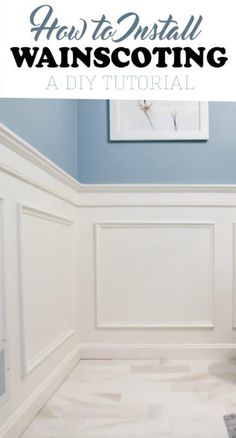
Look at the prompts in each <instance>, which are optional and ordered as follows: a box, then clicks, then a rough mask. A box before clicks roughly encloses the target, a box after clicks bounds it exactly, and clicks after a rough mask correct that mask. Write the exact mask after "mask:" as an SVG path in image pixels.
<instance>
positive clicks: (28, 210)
mask: <svg viewBox="0 0 236 438" xmlns="http://www.w3.org/2000/svg"><path fill="white" fill-rule="evenodd" d="M19 205H20V207H21V208H20V210H21V214H24V215H27V216H33V217H38V218H40V219H44V220H46V221H49V222H55V223H58V224H61V225H66V226H69V227H70V226H72V225H73V224H74V223H75V221H74V220H72V219H68V218H65V217H62V216H58V215H57V214H55V213H52V212H49V211H47V210H42V209H38V208H35V207H32V206H28V205H26V204H19Z"/></svg>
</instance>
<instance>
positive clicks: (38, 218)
mask: <svg viewBox="0 0 236 438" xmlns="http://www.w3.org/2000/svg"><path fill="white" fill-rule="evenodd" d="M18 211H19V250H20V257H19V259H20V261H21V262H20V283H21V284H20V293H21V295H20V301H21V313H22V314H21V326H22V327H21V331H22V347H23V348H22V351H23V375H25V374H28V373H29V372H31V371H32V370H33V369H34V368H35V367H36V366H38V365H39V364H40V363H41V362H42V361H43V360H44V359H45V358H47V357H48V355H49V354H50V353H52V352H53V351H54V350H55V349H56V348H58V347H59V346H60V345H61V344H62V343H63V342H65V340H67V339H68V338H69V337H70V336H72V335H73V333H74V329H73V326H72V309H73V295H74V274H75V273H74V257H75V252H74V236H75V234H74V222H73V221H72V220H70V219H68V218H64V217H61V216H58V215H55V214H53V213H51V212H48V211H43V210H40V209H37V208H34V207H29V206H26V205H19V210H18Z"/></svg>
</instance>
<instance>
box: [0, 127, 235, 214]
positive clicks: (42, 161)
mask: <svg viewBox="0 0 236 438" xmlns="http://www.w3.org/2000/svg"><path fill="white" fill-rule="evenodd" d="M0 143H2V144H3V145H4V146H6V147H7V148H8V149H10V150H12V151H14V152H15V153H16V154H17V155H19V156H21V157H23V158H24V159H26V160H27V161H29V162H31V163H33V164H34V165H35V166H37V167H38V168H39V169H41V170H44V171H45V172H47V173H48V174H49V175H51V176H53V177H54V178H56V179H57V180H58V181H61V182H62V183H64V184H66V185H67V186H69V187H71V188H72V189H74V190H75V191H76V192H80V193H94V194H95V193H136V194H139V193H236V184H83V183H80V182H79V181H77V180H75V179H74V178H73V177H71V176H70V175H69V174H68V173H67V172H65V171H64V170H62V169H61V168H60V167H59V166H57V165H56V164H54V163H53V162H52V161H51V160H49V159H48V158H46V157H45V156H44V155H43V154H41V153H40V152H38V151H37V150H36V149H35V148H34V147H33V146H31V145H30V144H29V143H27V142H26V141H25V140H23V139H22V138H21V137H19V136H18V135H16V134H15V133H14V132H13V131H12V130H10V129H9V128H7V127H6V126H4V125H3V124H0ZM0 170H1V171H3V172H5V173H8V174H9V175H12V176H15V177H16V178H18V179H20V180H22V181H24V182H26V183H29V184H30V185H33V186H34V187H37V188H39V189H42V190H44V191H46V192H48V193H51V194H52V195H54V196H56V197H58V198H61V199H63V200H65V201H67V202H69V203H71V204H72V205H76V206H80V205H81V206H83V202H78V203H77V202H73V200H72V199H70V198H69V197H63V196H61V195H60V192H56V191H55V190H52V189H51V188H50V187H49V186H46V185H43V184H41V183H39V182H38V181H37V180H34V179H33V178H31V177H28V176H27V175H25V174H22V173H20V172H18V170H17V169H13V168H10V167H9V166H7V165H5V164H4V163H0ZM235 203H236V202H235ZM114 204H115V203H114ZM89 205H90V204H89V203H88V205H85V206H89Z"/></svg>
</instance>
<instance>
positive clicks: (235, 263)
mask: <svg viewBox="0 0 236 438" xmlns="http://www.w3.org/2000/svg"><path fill="white" fill-rule="evenodd" d="M232 227H233V229H232V273H233V278H232V283H233V284H232V328H233V330H236V222H233V224H232Z"/></svg>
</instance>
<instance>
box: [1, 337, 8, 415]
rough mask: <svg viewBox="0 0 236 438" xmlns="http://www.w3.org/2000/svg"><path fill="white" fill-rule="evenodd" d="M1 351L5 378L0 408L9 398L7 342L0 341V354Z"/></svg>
mask: <svg viewBox="0 0 236 438" xmlns="http://www.w3.org/2000/svg"><path fill="white" fill-rule="evenodd" d="M1 351H3V352H4V359H5V360H4V376H5V382H4V383H5V393H4V394H3V395H2V397H0V407H1V406H2V405H4V404H5V403H6V402H7V401H8V398H9V383H10V382H9V380H10V379H9V371H10V368H9V351H8V343H7V341H6V340H5V341H4V340H3V341H0V352H1Z"/></svg>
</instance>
